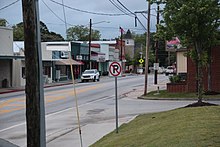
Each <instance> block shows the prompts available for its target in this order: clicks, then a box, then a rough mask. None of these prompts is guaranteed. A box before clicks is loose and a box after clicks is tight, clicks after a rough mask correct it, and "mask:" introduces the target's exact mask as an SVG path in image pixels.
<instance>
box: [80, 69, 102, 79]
mask: <svg viewBox="0 0 220 147" xmlns="http://www.w3.org/2000/svg"><path fill="white" fill-rule="evenodd" d="M89 80H93V81H94V82H95V81H99V80H100V74H99V71H98V70H97V69H89V70H85V71H84V72H83V73H82V75H81V81H82V82H84V81H89Z"/></svg>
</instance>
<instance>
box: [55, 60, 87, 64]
mask: <svg viewBox="0 0 220 147" xmlns="http://www.w3.org/2000/svg"><path fill="white" fill-rule="evenodd" d="M55 65H83V63H82V62H78V61H76V60H73V59H61V60H58V61H55Z"/></svg>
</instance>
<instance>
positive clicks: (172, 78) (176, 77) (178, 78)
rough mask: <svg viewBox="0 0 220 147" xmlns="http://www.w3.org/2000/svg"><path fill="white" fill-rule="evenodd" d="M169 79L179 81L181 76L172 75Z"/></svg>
mask: <svg viewBox="0 0 220 147" xmlns="http://www.w3.org/2000/svg"><path fill="white" fill-rule="evenodd" d="M169 80H170V82H171V83H179V82H181V78H180V76H179V75H174V76H171V77H169Z"/></svg>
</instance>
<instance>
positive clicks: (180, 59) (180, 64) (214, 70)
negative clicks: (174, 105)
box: [167, 45, 220, 92]
mask: <svg viewBox="0 0 220 147" xmlns="http://www.w3.org/2000/svg"><path fill="white" fill-rule="evenodd" d="M185 53H186V49H185V50H177V74H178V75H181V76H183V77H184V79H185V80H184V81H182V82H180V83H173V84H172V83H168V84H167V90H168V91H169V92H196V91H197V80H196V73H197V72H196V71H197V70H196V65H195V63H194V62H193V60H192V59H191V58H190V57H186V56H185V55H184V54H185ZM210 71H211V74H210V76H209V74H208V68H207V67H204V69H203V87H204V91H208V79H209V78H210V83H211V84H210V87H211V90H212V91H215V92H220V46H219V45H218V46H215V47H213V48H212V49H211V65H210Z"/></svg>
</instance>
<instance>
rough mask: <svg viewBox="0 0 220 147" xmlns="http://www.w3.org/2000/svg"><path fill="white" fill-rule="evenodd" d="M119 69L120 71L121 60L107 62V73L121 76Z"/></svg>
mask: <svg viewBox="0 0 220 147" xmlns="http://www.w3.org/2000/svg"><path fill="white" fill-rule="evenodd" d="M121 71H122V67H121V62H110V64H109V73H110V76H114V77H117V76H121Z"/></svg>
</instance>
